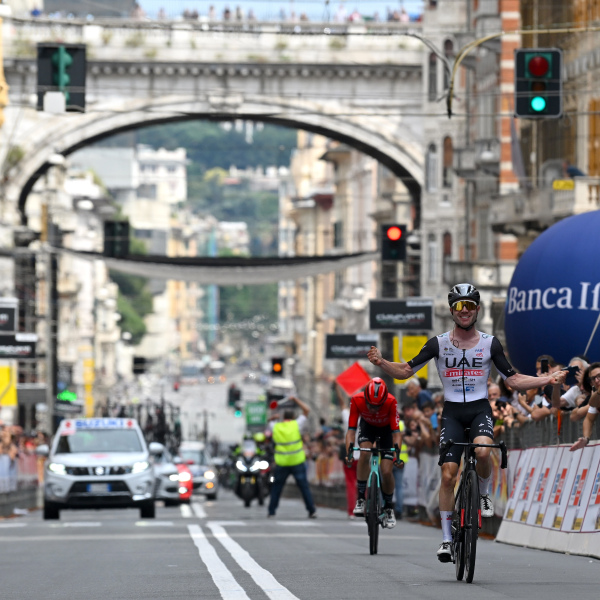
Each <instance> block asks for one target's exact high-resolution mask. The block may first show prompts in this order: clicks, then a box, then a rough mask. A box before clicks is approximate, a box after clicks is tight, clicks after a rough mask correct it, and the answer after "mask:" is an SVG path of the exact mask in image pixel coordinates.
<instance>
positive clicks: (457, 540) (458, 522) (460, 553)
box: [452, 482, 465, 581]
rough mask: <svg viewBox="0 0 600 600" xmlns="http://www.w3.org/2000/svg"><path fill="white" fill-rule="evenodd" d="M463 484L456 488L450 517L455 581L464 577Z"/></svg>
mask: <svg viewBox="0 0 600 600" xmlns="http://www.w3.org/2000/svg"><path fill="white" fill-rule="evenodd" d="M463 492H464V490H463V484H462V482H461V485H460V486H459V488H458V492H457V494H456V497H455V499H454V515H453V516H452V547H453V550H454V557H453V558H454V567H455V568H456V579H457V580H458V581H462V580H463V577H464V576H465V530H464V527H463V526H462V518H461V517H462V515H463V508H464V501H463V497H464V494H463Z"/></svg>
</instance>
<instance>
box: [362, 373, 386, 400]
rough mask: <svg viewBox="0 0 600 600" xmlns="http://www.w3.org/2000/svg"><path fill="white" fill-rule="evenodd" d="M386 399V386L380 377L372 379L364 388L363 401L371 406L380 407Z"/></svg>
mask: <svg viewBox="0 0 600 600" xmlns="http://www.w3.org/2000/svg"><path fill="white" fill-rule="evenodd" d="M387 397H388V389H387V385H385V381H383V379H381V377H374V378H373V379H371V381H369V383H367V386H366V387H365V400H366V401H367V403H368V404H371V405H372V406H381V405H382V404H383V403H384V402H385V401H386V400H387Z"/></svg>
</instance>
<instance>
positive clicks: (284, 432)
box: [267, 396, 317, 519]
mask: <svg viewBox="0 0 600 600" xmlns="http://www.w3.org/2000/svg"><path fill="white" fill-rule="evenodd" d="M290 400H292V401H293V402H295V403H296V405H297V406H298V407H299V408H300V409H301V410H302V413H303V414H301V415H300V416H299V417H298V418H297V419H296V418H295V416H296V413H295V410H294V409H293V408H291V409H289V408H288V409H285V410H284V412H283V421H281V422H278V423H275V425H274V426H273V443H274V444H275V475H274V477H275V480H274V481H273V487H272V488H271V499H270V501H269V513H268V515H267V516H268V517H269V518H272V517H274V516H275V512H276V510H277V507H278V506H279V499H280V497H281V492H282V491H283V486H284V485H285V482H286V480H287V478H288V476H289V475H293V476H294V479H295V480H296V485H297V486H298V487H299V488H300V492H301V493H302V498H303V499H304V504H305V506H306V510H307V511H308V516H309V517H310V518H311V519H314V518H316V516H317V509H316V508H315V503H314V502H313V498H312V494H311V493H310V488H309V486H308V477H307V476H306V455H305V454H304V448H303V444H302V433H301V431H302V429H303V427H304V426H305V424H306V422H307V417H308V414H309V412H310V408H309V407H308V405H307V404H305V403H304V402H302V400H300V399H299V398H296V397H295V396H290Z"/></svg>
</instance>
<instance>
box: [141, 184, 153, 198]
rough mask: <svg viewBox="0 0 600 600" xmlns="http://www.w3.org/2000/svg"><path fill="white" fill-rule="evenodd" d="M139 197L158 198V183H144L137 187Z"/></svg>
mask: <svg viewBox="0 0 600 600" xmlns="http://www.w3.org/2000/svg"><path fill="white" fill-rule="evenodd" d="M137 197H138V198H148V199H150V200H156V185H155V184H150V183H142V184H141V185H140V186H139V187H138V189H137Z"/></svg>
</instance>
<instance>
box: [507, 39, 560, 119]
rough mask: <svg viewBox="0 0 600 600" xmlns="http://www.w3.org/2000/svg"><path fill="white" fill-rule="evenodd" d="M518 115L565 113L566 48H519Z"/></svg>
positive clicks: (544, 116)
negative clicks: (563, 92) (564, 55)
mask: <svg viewBox="0 0 600 600" xmlns="http://www.w3.org/2000/svg"><path fill="white" fill-rule="evenodd" d="M515 116H516V117H520V118H522V119H556V118H558V117H560V116H562V51H561V50H559V49H558V48H518V49H517V50H515Z"/></svg>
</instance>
